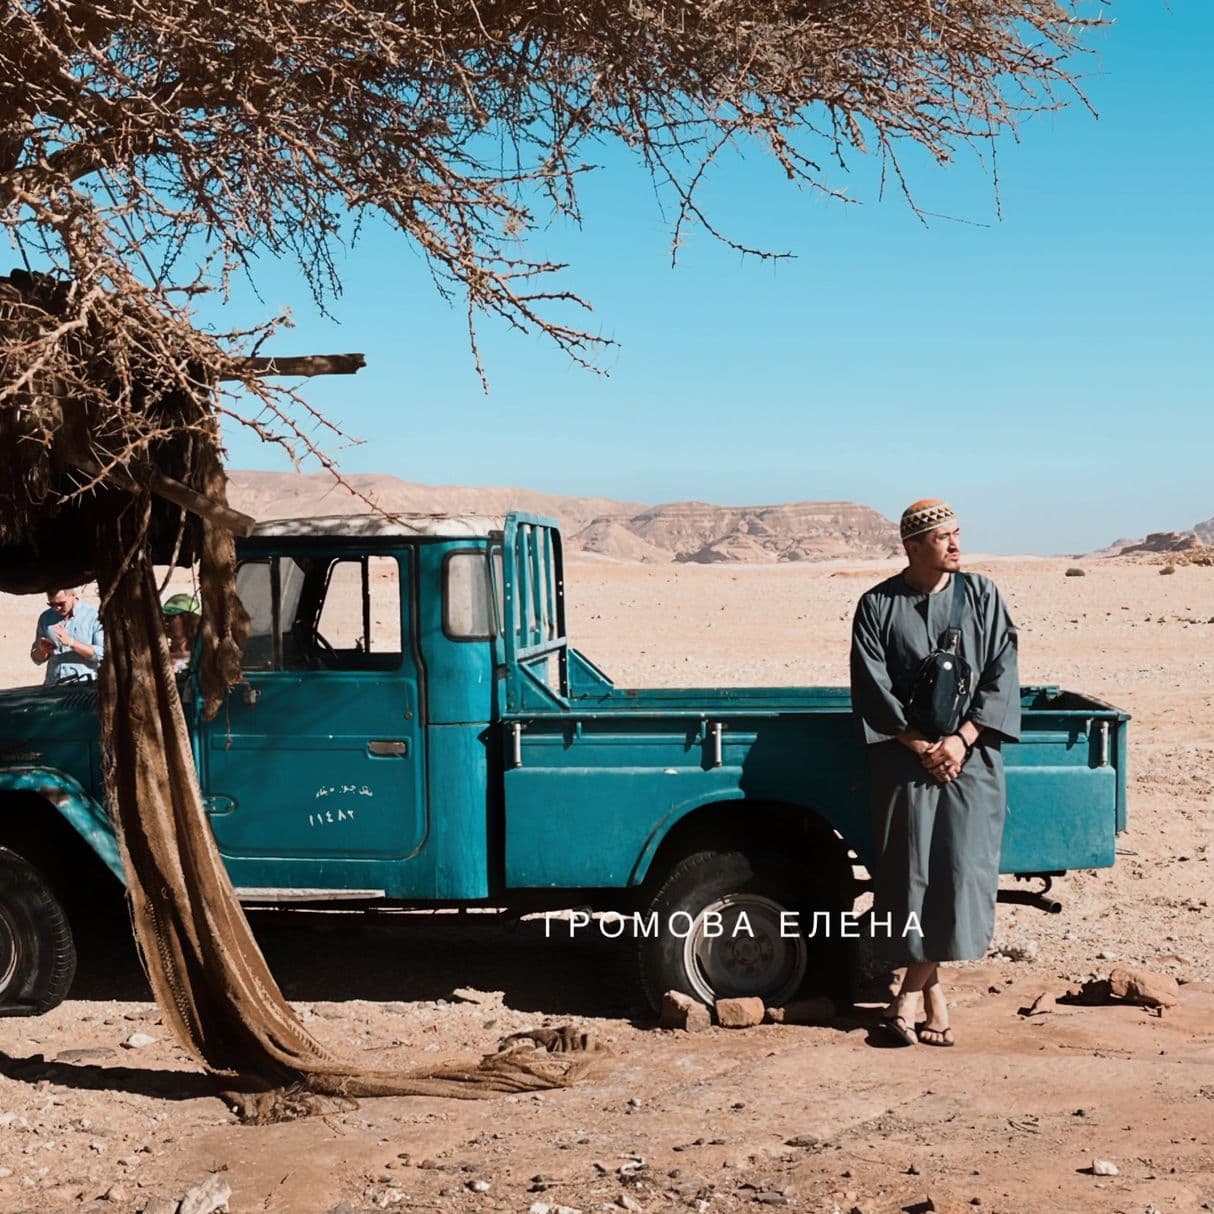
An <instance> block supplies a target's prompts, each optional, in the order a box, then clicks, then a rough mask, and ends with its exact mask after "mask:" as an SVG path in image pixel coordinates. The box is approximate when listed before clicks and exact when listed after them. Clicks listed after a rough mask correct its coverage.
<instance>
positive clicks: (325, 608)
mask: <svg viewBox="0 0 1214 1214" xmlns="http://www.w3.org/2000/svg"><path fill="white" fill-rule="evenodd" d="M316 630H317V633H318V634H319V636H320V637H321V639H322V648H323V643H324V642H327V643H328V645H330V646H332V648H333V649H334V650H336V651H337V653H338V654H339V655H340V656H341V658H342V659H343V660H342V662H341V665H342V666H344V667H347V668H351V669H356V670H357V669H364V670H367V669H370V670H383V669H388V668H391V667H395V666H399V665H400V657H401V645H400V574H399V570H398V569H397V565H396V561H395V560H393V558H392V557H387V556H369V557H352V558H349V559H343V560H336V561H334V562H333V563H332V564H331V565H330V566H329V569H328V578H327V581H326V584H325V590H324V601H323V603H322V604H321V609H320V618H319V620H318V621H317V627H316Z"/></svg>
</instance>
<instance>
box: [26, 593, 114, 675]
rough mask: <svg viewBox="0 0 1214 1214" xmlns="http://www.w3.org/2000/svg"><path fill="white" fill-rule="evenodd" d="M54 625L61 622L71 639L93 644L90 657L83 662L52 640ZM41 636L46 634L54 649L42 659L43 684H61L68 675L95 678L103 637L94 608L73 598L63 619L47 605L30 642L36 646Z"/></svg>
mask: <svg viewBox="0 0 1214 1214" xmlns="http://www.w3.org/2000/svg"><path fill="white" fill-rule="evenodd" d="M57 624H62V625H63V626H64V627H65V628H66V629H67V634H68V636H70V637H71V638H72V640H74V641H83V642H84V643H85V644H86V645H91V646H92V647H93V656H92V659H91V660H89V661H85V659H84V658H81V657H78V656H77V655H76V654H75V653H73V652H72V651H71V650H70V649H69V648H68V647H67V646H66V645H61V644H60V643H59V642H58V641H56V640H55V635H54V633H53V632H52V631H51V629H52V628H54V627H55V626H56V625H57ZM42 637H46V639H47V640H48V641H52V642H54V645H55V652H54V653H52V654H51V656H50V657H49V658H47V660H46V678H45V679H43V680H42V681H43V683H44V684H45V685H46V686H47V687H50V686H51V685H52V684H55V683H61V682H63V680H64V679H68V678H83V679H95V678H96V677H97V667H98V666H100V665H101V659H102V657H103V656H104V654H105V639H104V637H103V636H102V632H101V617H100V616H99V615H98V614H97V608H96V607H93V606H91V605H90V604H88V603H84V602H81V600H80V599H77V600H76V606H75V608H74V610H73V611H72V614H71V615H70V616H68V617H67V619H63V618H62V617H61V616H60V615H59V613H58V612H57V611H56V610H55V609H54V608H53V607H48V608H47V609H46V610H45V611H44V612H43V613H42V614H41V615H40V616H39V617H38V629H37V631H36V632H35V633H34V644H35V645H36V644H37V643H38V641H39V640H40V639H41V638H42Z"/></svg>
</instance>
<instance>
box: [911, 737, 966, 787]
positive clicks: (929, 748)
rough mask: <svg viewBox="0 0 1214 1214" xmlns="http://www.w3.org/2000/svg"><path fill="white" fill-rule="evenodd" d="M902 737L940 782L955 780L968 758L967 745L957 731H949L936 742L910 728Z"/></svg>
mask: <svg viewBox="0 0 1214 1214" xmlns="http://www.w3.org/2000/svg"><path fill="white" fill-rule="evenodd" d="M904 738H905V743H906V745H907V746H908V747H909V748H910V749H911V750H912V751H913V752H914V754H915V756H916V757H917V758H918V760H919V762H920V763H922V764H923V766H924V768H926V770H927V771H928V772H929V773H930V774H931V775H932V776H933V777H934V778H935V779H936V780H938V781H939V782H940V783H941V784H948V783H951V782H952V781H953V780H955V779H956V778H957V777H958V776H959V775H960V774H961V769H962V768H963V767H964V766H965V761H966V759H968V758H969V747H967V746H966V744H965V739H964V738H963V737H962V736H961V735H960V734H959V733H950V734H948V735H947V736H946V737H943V738H941V739H940V740H939V741H938V742H931V741H929V740H928V739H927V738H925V737H924V736H923V735H922V734H921V733H919V732H918V730H911V731H910V733H908V734H906V735H904Z"/></svg>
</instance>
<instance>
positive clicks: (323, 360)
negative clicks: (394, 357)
mask: <svg viewBox="0 0 1214 1214" xmlns="http://www.w3.org/2000/svg"><path fill="white" fill-rule="evenodd" d="M366 365H367V356H366V355H365V354H301V355H297V356H292V357H282V358H243V359H239V360H237V361H235V362H234V363H233V364H232V370H231V371H230V372H227V373H225V374H223V375H221V376H220V377H219V378H220V379H225V380H230V379H239V378H240V377H241V376H242V375H287V376H304V377H306V376H312V375H353V374H354V373H355V372H356V371H358V370H360V369H361V368H363V367H365V366H366Z"/></svg>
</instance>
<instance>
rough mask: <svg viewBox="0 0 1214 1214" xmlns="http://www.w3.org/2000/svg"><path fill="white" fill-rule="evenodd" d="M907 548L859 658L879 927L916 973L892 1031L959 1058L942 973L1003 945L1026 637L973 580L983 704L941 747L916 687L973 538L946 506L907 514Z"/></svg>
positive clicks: (928, 505)
mask: <svg viewBox="0 0 1214 1214" xmlns="http://www.w3.org/2000/svg"><path fill="white" fill-rule="evenodd" d="M901 536H902V542H903V547H904V549H905V551H906V556H907V567H906V568H905V569H904V570H902V572H901V573H899V574H896V575H895V576H894V577H891V578H889V579H887V580H886V581H884V582H882V583H881V584H880V585H878V586H874V587H873V588H872V589H871V590H869V591H868V592H867V593H866V594H864V595H863V596H862V597H861V599H860V602H859V603H858V605H857V607H856V614H855V618H854V620H853V622H852V648H851V693H852V709H853V711H854V713H855V715H856V717H857V719H858V722H859V726H860V728H861V729H862V731H863V736H864V741H865V743H866V744H867V747H868V756H869V772H870V777H871V788H872V810H873V828H874V837H875V839H876V844H877V854H878V860H877V866H876V872H875V873H874V874H873V876H874V890H875V899H874V904H873V916H874V919H875V921H876V922H875V925H874V926H875V929H879V928H881V925H883V924H884V923H887V922H888V923H892V933H891V934H890V936H889V961H890V963H891V965H894V966H906V973H905V976H904V978H903V980H902V984H901V987H900V989H899V991H898V994H897V995H895V996H894V998H893V1001H892V1002H891V1003H890V1005H889V1007H888V1008H887V1009H886V1011H885V1016H884V1020H883V1024H884V1025H885V1027H886V1028H888V1029H889V1031H890V1032H891V1033H892V1034H893V1035H894V1036H895V1037H897V1039H898V1040H900V1041H902V1042H904V1043H905V1044H907V1045H912V1044H915V1043H916V1042H923V1043H924V1044H928V1045H952V1044H953V1034H952V1030H951V1028H950V1026H949V1015H948V1004H947V1001H946V999H945V996H944V990H943V987H942V986H941V984H940V975H939V965H940V963H941V962H943V961H964V960H971V959H974V958H978V957H981V956H982V955H983V954H984V953H985V952H986V949H987V947H988V946H989V944H990V942H991V937H992V935H993V932H994V925H995V895H996V891H997V889H998V882H999V852H1000V846H1001V843H1002V839H1003V822H1004V817H1005V814H1006V810H1007V794H1006V785H1005V782H1004V774H1003V756H1002V753H1001V747H1002V744H1003V742H1004V741H1005V740H1006V741H1012V742H1014V741H1016V740H1017V738H1018V736H1019V730H1020V687H1019V680H1018V677H1017V669H1016V628H1015V626H1014V625H1013V623H1012V620H1011V617H1010V616H1009V614H1008V611H1007V608H1006V606H1005V605H1004V602H1003V599H1002V597H1001V596H1000V594H999V590H998V589H997V587H996V586H995V584H994V583H993V582H992V581H991V580H990V579H989V578H985V577H982V576H981V575H979V574H973V573H971V574H966V575H965V583H966V585H965V590H966V595H965V602H964V609H963V612H962V618H961V639H960V653H961V655H962V656H963V657H964V658H965V659H966V661H967V662H968V663H969V665H970V668H971V670H972V672H973V679H972V687H973V690H972V692H971V694H970V696H969V700H968V704H963V705H962V719H961V724H960V725H959V726H958V728H957V730H956V731H955V732H954V733H952V734H949V735H948V736H946V737H942V738H935V737H931V736H929V735H928V734H927V733H924V732H922V731H921V730H920V729H916V728H914V727H912V726H911V725H910V723H909V722H908V720H907V710H906V705H907V703H908V700H909V695H910V690H911V686H912V685H913V683H914V679H915V675H916V674H917V673H918V671H919V669H920V667H921V666H922V664H923V662H924V660H925V659H926V657H927V656H928V654H929V653H930V652H931V651H932V650H933V649H936V648H937V647H938V644H939V642H940V640H941V638H942V636H943V635H944V634H945V633H946V632H947V630H948V628H949V625H950V621H951V616H952V605H953V593H952V591H953V585H952V583H953V578H954V576H956V575H957V574H958V573H959V572H960V570H961V545H960V537H961V529H960V526H959V525H958V523H957V519H956V516H955V515H954V513H953V511H952V509H951V508H950V507H949V506H948V505H947V504H946V503H945V502H942V501H940V500H938V499H934V498H933V499H925V500H923V501H918V502H915V503H913V504H912V505H911V506H908V507H907V509H906V511H905V512H904V513H903V515H902V523H901ZM908 923H909V924H910V925H911V930H909V931H906V932H905V934H903V932H904V929H906V927H907V924H908ZM920 998H922V1001H923V1011H924V1018H923V1020H922V1021H921V1022H919V1023H918V1025H917V1026H916V1021H915V1016H914V1010H915V1006H916V1003H917V1001H918V1000H919V999H920Z"/></svg>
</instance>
